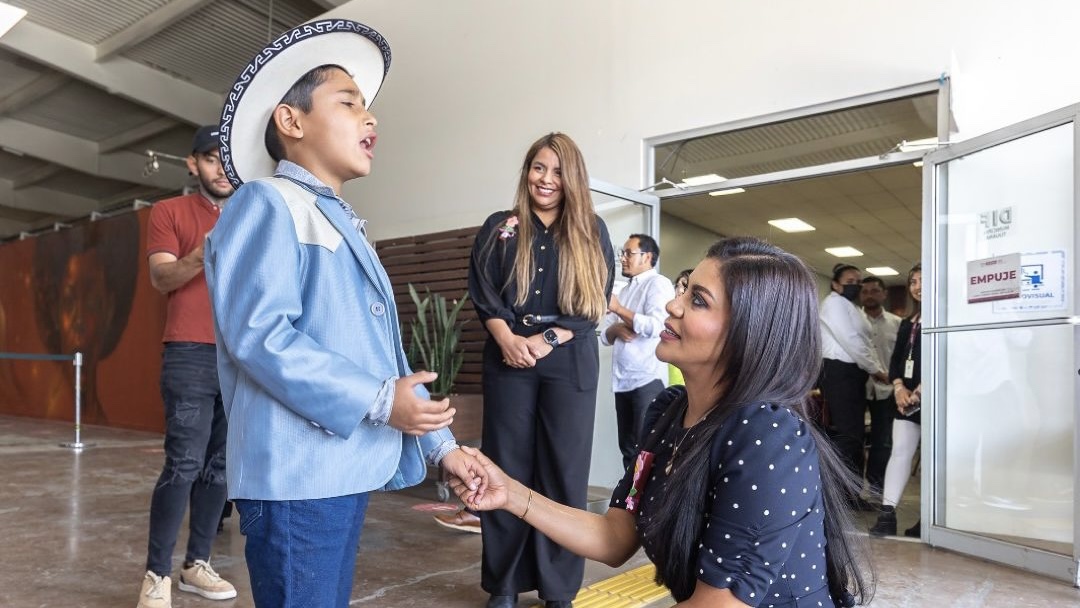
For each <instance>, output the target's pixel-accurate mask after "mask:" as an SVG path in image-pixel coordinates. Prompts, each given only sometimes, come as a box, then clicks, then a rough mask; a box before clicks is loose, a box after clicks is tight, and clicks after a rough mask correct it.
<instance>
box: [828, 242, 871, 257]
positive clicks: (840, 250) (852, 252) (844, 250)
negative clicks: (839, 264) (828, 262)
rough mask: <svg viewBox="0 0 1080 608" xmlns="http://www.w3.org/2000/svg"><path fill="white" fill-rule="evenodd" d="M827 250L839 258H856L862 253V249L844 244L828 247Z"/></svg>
mask: <svg viewBox="0 0 1080 608" xmlns="http://www.w3.org/2000/svg"><path fill="white" fill-rule="evenodd" d="M825 251H826V252H828V253H831V254H833V255H835V256H836V257H838V258H854V257H858V256H860V255H862V252H861V251H859V250H858V249H855V248H854V247H849V246H847V245H844V246H843V247H826V248H825Z"/></svg>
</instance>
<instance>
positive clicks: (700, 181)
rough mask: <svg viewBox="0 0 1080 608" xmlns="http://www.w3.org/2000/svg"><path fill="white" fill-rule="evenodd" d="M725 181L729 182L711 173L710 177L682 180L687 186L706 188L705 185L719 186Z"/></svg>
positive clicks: (701, 176)
mask: <svg viewBox="0 0 1080 608" xmlns="http://www.w3.org/2000/svg"><path fill="white" fill-rule="evenodd" d="M723 181H727V178H726V177H721V176H719V175H717V174H715V173H709V174H708V175H696V176H694V177H688V178H686V179H684V180H682V183H684V184H686V185H687V186H704V185H705V184H717V183H720V182H723Z"/></svg>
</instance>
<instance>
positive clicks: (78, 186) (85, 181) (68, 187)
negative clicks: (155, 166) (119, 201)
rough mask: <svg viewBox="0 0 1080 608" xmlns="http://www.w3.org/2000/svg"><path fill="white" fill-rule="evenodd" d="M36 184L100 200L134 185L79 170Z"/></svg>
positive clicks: (62, 173)
mask: <svg viewBox="0 0 1080 608" xmlns="http://www.w3.org/2000/svg"><path fill="white" fill-rule="evenodd" d="M35 185H37V186H40V187H42V188H47V189H49V190H57V191H60V192H66V193H68V194H75V195H77V196H83V197H86V198H91V199H94V200H98V201H100V200H103V199H107V198H109V197H112V196H116V195H118V194H121V193H123V192H127V191H129V190H131V189H132V188H133V187H134V186H133V185H132V184H130V183H128V182H121V181H117V180H112V179H106V178H103V177H97V176H94V175H87V174H85V173H80V172H78V171H63V172H60V173H57V174H56V175H54V176H52V177H50V178H49V179H47V180H44V181H42V182H41V183H39V184H35Z"/></svg>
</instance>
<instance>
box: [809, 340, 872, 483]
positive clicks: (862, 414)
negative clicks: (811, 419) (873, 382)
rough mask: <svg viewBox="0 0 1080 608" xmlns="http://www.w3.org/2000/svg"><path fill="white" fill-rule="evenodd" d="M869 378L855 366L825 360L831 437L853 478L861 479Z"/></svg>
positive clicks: (824, 382) (824, 385)
mask: <svg viewBox="0 0 1080 608" xmlns="http://www.w3.org/2000/svg"><path fill="white" fill-rule="evenodd" d="M869 377H870V375H869V374H867V373H866V372H864V371H863V370H862V369H860V368H859V366H858V365H855V364H854V363H846V362H844V361H838V360H836V359H825V364H824V366H823V367H822V370H821V383H820V384H821V394H822V396H823V397H825V406H826V407H828V408H829V437H830V438H831V439H832V441H833V445H835V446H836V449H837V451H838V452H840V456H841V457H842V458H843V459H844V461H845V463H846V464H847V465H848V467H850V468H851V472H852V474H854V475H855V477H856V478H858V479H862V471H863V461H864V460H865V458H864V456H863V445H864V443H865V440H864V438H865V436H866V380H867V379H868V378H869Z"/></svg>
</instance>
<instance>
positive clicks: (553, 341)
mask: <svg viewBox="0 0 1080 608" xmlns="http://www.w3.org/2000/svg"><path fill="white" fill-rule="evenodd" d="M543 336H544V342H547V343H548V344H550V345H551V348H557V347H558V346H559V334H557V333H555V330H554V329H551V328H548V329H545V330H544V334H543Z"/></svg>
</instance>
